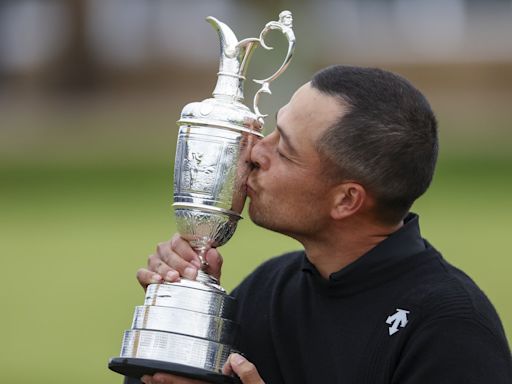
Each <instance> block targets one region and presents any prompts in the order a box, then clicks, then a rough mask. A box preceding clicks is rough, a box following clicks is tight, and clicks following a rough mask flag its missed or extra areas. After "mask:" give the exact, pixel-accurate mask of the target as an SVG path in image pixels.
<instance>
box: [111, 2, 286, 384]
mask: <svg viewBox="0 0 512 384" xmlns="http://www.w3.org/2000/svg"><path fill="white" fill-rule="evenodd" d="M206 20H207V21H208V22H209V23H210V24H211V25H212V26H213V28H214V29H215V30H216V31H217V33H218V34H219V38H220V66H219V72H218V79H217V85H216V86H215V90H214V91H213V98H210V99H206V100H203V101H202V102H194V103H190V104H188V105H186V106H185V108H183V111H182V113H181V118H180V119H179V120H178V122H177V123H178V125H179V134H178V143H177V149H176V161H175V168H174V204H173V207H174V213H175V216H176V223H177V227H178V231H179V233H180V235H181V236H182V237H183V238H184V239H186V240H187V241H188V242H189V243H190V245H191V246H192V248H193V249H194V250H195V251H196V252H197V254H198V255H199V258H200V260H201V263H202V266H201V269H200V270H199V272H198V276H197V279H196V281H192V280H187V279H182V280H181V281H180V282H177V283H163V284H151V285H150V286H149V287H148V289H147V291H146V298H145V302H144V305H142V306H138V307H136V309H135V314H134V317H133V323H132V327H131V329H129V330H127V331H125V333H124V338H123V343H122V347H121V355H120V357H116V358H112V359H110V362H109V368H110V369H112V370H114V371H116V372H119V373H122V374H123V375H125V376H129V377H134V378H140V377H141V376H143V375H145V374H153V373H156V372H169V373H173V374H177V375H181V376H186V377H191V378H196V379H201V380H204V381H208V382H212V383H231V382H236V381H237V379H236V378H235V377H230V376H225V375H222V367H223V365H224V363H225V362H226V360H227V358H228V356H229V354H230V353H231V352H234V351H235V346H234V343H235V337H236V330H237V324H236V323H235V321H234V318H235V311H236V302H235V300H234V299H233V298H232V297H230V296H229V295H227V294H226V291H225V290H224V289H223V288H222V287H221V286H220V285H219V284H218V281H217V280H216V279H215V278H214V277H212V276H211V275H209V274H208V264H207V262H206V258H205V255H206V252H207V251H208V249H210V248H211V247H218V246H221V245H223V244H225V243H226V242H227V241H228V240H229V239H230V238H231V236H232V235H233V233H234V231H235V229H236V226H237V223H238V220H240V219H241V216H240V213H241V212H242V209H243V206H244V203H245V198H246V189H245V188H246V186H245V184H246V180H247V176H248V174H249V172H250V170H251V165H250V152H251V149H252V147H253V146H254V144H256V142H257V141H258V140H259V139H260V138H261V137H263V135H262V133H261V131H262V127H263V118H264V117H265V116H266V115H263V114H262V113H261V112H260V110H259V108H258V102H259V99H260V96H261V94H262V93H267V94H270V93H271V92H270V88H269V84H270V83H271V82H272V81H273V80H275V79H276V78H277V77H278V76H279V75H280V74H281V73H283V71H284V70H285V69H286V67H287V66H288V64H289V62H290V59H291V57H292V54H293V51H294V47H295V36H294V33H293V30H292V14H291V12H289V11H283V12H281V13H280V14H279V21H271V22H269V23H267V25H266V26H265V28H264V29H263V30H262V31H261V33H260V36H259V38H247V39H243V40H241V41H238V39H237V38H236V36H235V34H234V33H233V31H232V30H231V29H230V28H229V27H228V26H227V25H226V24H224V23H222V22H220V21H219V20H217V19H215V18H213V17H207V18H206ZM271 30H278V31H280V32H282V33H283V34H284V35H285V36H286V38H287V40H288V52H287V54H286V57H285V60H284V62H283V64H282V65H281V67H280V68H279V69H278V70H277V72H276V73H274V74H273V75H272V76H270V77H268V78H266V79H263V80H254V81H255V82H256V83H258V84H261V88H260V89H259V90H258V91H257V92H256V94H255V96H254V102H253V109H254V112H252V111H251V110H250V109H249V108H248V107H247V106H245V105H244V104H242V101H243V98H244V95H243V85H244V80H245V73H246V70H247V65H248V62H249V60H250V58H251V55H252V53H253V51H254V49H255V48H256V47H257V46H259V45H261V46H262V47H263V48H265V49H267V50H270V49H272V47H270V46H268V45H267V44H265V40H264V39H265V35H266V34H267V33H268V32H269V31H271Z"/></svg>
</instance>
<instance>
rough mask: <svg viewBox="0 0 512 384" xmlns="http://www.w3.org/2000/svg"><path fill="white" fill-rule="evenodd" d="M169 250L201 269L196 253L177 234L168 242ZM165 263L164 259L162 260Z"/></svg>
mask: <svg viewBox="0 0 512 384" xmlns="http://www.w3.org/2000/svg"><path fill="white" fill-rule="evenodd" d="M170 246H171V250H172V251H173V252H174V253H176V254H178V255H180V257H181V258H182V259H184V260H186V261H188V262H189V263H191V264H192V265H194V266H195V267H196V268H200V267H201V260H199V256H197V253H196V251H194V250H193V249H192V247H191V246H190V244H189V242H188V241H186V240H184V239H183V238H182V237H181V236H180V235H179V234H178V233H176V234H174V236H173V237H172V238H171V242H170ZM164 261H165V259H164Z"/></svg>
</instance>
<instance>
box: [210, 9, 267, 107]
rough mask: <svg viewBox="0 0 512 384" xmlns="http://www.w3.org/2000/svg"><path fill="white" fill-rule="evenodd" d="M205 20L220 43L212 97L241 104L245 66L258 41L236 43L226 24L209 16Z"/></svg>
mask: <svg viewBox="0 0 512 384" xmlns="http://www.w3.org/2000/svg"><path fill="white" fill-rule="evenodd" d="M206 20H207V21H208V22H209V23H210V24H211V25H212V27H213V28H214V29H215V30H216V31H217V34H218V35H219V42H220V62H219V72H218V73H217V76H218V78H217V85H216V86H215V90H214V91H213V97H214V98H216V99H223V100H226V101H230V102H233V101H234V102H241V101H242V100H243V99H244V80H245V72H246V71H247V65H248V64H249V61H250V59H251V56H252V53H253V51H254V48H256V47H257V46H258V44H259V43H260V40H259V39H256V38H250V39H244V40H242V41H238V39H237V37H236V36H235V34H234V33H233V31H232V30H231V28H229V27H228V26H227V25H226V24H224V23H222V22H220V21H219V20H217V19H215V18H214V17H211V16H210V17H207V18H206Z"/></svg>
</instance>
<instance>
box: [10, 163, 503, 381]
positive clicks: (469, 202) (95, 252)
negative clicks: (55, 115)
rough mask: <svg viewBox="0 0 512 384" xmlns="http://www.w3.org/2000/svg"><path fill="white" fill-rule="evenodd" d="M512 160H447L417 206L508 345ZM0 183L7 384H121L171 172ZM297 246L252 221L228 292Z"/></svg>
mask: <svg viewBox="0 0 512 384" xmlns="http://www.w3.org/2000/svg"><path fill="white" fill-rule="evenodd" d="M511 160H512V159H511V158H507V157H506V156H505V157H502V158H500V157H494V158H493V157H489V156H488V157H485V158H478V157H477V158H441V161H440V164H439V169H438V173H437V176H436V178H435V181H434V184H433V186H432V189H431V190H430V191H429V192H428V194H427V195H426V196H425V197H423V198H422V199H421V200H420V201H419V202H418V203H417V205H416V207H415V210H416V211H417V212H419V213H420V215H421V223H422V228H423V233H424V236H425V237H427V238H428V239H429V240H430V241H431V242H432V243H434V245H436V247H438V249H440V250H441V251H442V252H443V253H444V254H445V257H446V258H447V259H448V260H449V261H451V262H452V263H454V264H455V265H457V266H459V267H461V268H462V269H464V270H465V271H466V272H467V273H468V274H469V275H471V276H472V277H473V278H474V279H475V280H476V281H477V283H479V284H480V286H481V287H482V288H483V289H484V290H485V291H486V293H487V294H488V296H489V297H490V299H491V300H492V301H493V302H494V304H495V306H496V307H497V309H498V312H499V313H500V315H501V318H502V321H503V322H504V325H505V327H506V329H507V333H508V335H509V338H510V336H511V335H512V305H511V304H510V299H509V294H510V289H511V288H512V284H511V283H510V269H511V267H512V261H511V259H510V256H509V254H508V245H509V236H510V229H511V226H510V214H511V213H512V203H511V201H510V196H511V194H510V193H511V191H512V181H511V179H510V177H509V176H507V175H508V174H509V171H510V164H512V161H511ZM0 178H1V180H2V192H1V195H2V198H1V200H0V211H1V212H2V220H1V228H0V231H1V233H2V242H1V253H2V258H1V262H0V266H1V270H2V271H4V276H3V278H2V283H1V284H2V289H1V291H0V292H1V294H2V302H3V303H4V305H5V307H4V308H5V309H4V314H3V316H2V318H1V320H0V329H2V330H4V333H3V336H2V345H3V348H2V350H3V351H4V352H3V353H2V356H1V359H0V370H1V371H2V372H3V379H2V381H3V380H5V381H6V382H20V383H32V382H33V383H35V382H41V383H45V382H53V383H61V382H62V383H64V382H68V381H69V379H70V378H71V380H72V381H73V382H75V383H90V382H101V383H119V382H120V377H118V376H117V375H116V374H113V373H110V371H108V370H107V369H106V363H107V360H108V357H109V356H115V355H117V354H118V353H119V347H120V343H121V336H122V332H123V330H124V329H125V328H128V327H129V326H130V322H131V317H132V312H133V309H134V306H135V305H140V304H141V302H142V300H143V296H142V290H141V289H140V288H139V287H138V285H137V283H136V281H135V277H134V275H135V271H136V270H137V268H139V267H140V266H143V265H144V264H145V257H146V256H147V254H149V253H150V252H152V250H153V247H154V245H155V244H156V243H157V242H159V241H161V240H163V239H167V238H168V237H169V236H170V234H171V233H173V232H174V227H173V219H172V214H171V209H170V185H171V180H170V166H167V165H166V164H147V165H142V166H134V165H129V166H122V165H111V166H108V165H90V166H86V165H73V164H68V165H66V164H61V165H60V166H48V165H39V166H37V165H35V164H33V165H32V166H30V167H28V166H26V165H23V166H18V167H16V166H12V165H11V166H10V167H3V168H1V169H0ZM297 246H298V245H297V244H295V243H294V242H293V241H291V240H288V239H286V238H284V237H282V236H279V235H276V234H271V233H268V232H266V231H264V230H262V229H259V228H256V227H255V226H254V225H253V224H251V223H250V222H249V220H243V221H242V222H241V224H240V228H239V231H238V232H237V233H236V235H235V237H234V238H233V240H232V241H231V242H230V243H229V244H228V245H226V246H225V247H224V249H223V254H224V256H225V269H224V278H223V285H224V286H225V287H226V288H228V289H231V288H232V287H234V286H235V285H236V284H237V283H238V282H239V281H240V279H241V278H242V277H243V276H244V275H246V274H247V273H248V272H249V271H250V270H252V269H253V268H254V267H255V266H256V265H257V264H259V263H260V262H261V261H262V260H264V259H266V258H267V257H270V256H272V255H275V254H278V253H281V252H284V251H286V250H290V249H294V248H296V247H297ZM28 367H29V368H28Z"/></svg>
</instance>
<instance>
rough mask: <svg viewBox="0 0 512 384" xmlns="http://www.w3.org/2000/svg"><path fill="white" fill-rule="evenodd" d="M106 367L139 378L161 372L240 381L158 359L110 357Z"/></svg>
mask: <svg viewBox="0 0 512 384" xmlns="http://www.w3.org/2000/svg"><path fill="white" fill-rule="evenodd" d="M108 367H109V368H110V369H111V370H112V371H114V372H117V373H120V374H122V375H124V376H128V377H133V378H137V379H140V378H141V377H142V376H144V375H154V374H155V373H158V372H162V373H170V374H174V375H178V376H183V377H188V378H190V379H195V380H202V381H206V382H208V383H214V384H239V383H241V381H240V379H239V378H238V377H235V376H226V375H223V374H220V373H214V372H211V371H207V370H205V369H201V368H195V367H190V366H188V365H183V364H175V363H168V362H165V361H158V360H149V359H138V358H124V357H114V358H112V359H110V361H109V363H108Z"/></svg>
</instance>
